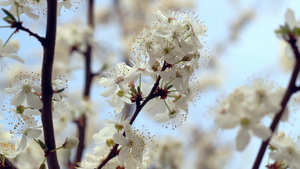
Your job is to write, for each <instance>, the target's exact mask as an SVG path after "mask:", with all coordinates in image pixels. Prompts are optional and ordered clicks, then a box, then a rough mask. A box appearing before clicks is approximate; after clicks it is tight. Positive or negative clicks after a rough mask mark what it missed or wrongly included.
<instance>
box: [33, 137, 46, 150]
mask: <svg viewBox="0 0 300 169" xmlns="http://www.w3.org/2000/svg"><path fill="white" fill-rule="evenodd" d="M34 141H35V142H36V143H38V144H39V145H40V147H41V148H42V149H43V150H47V146H46V144H45V143H43V142H42V141H41V140H40V139H38V140H36V139H34Z"/></svg>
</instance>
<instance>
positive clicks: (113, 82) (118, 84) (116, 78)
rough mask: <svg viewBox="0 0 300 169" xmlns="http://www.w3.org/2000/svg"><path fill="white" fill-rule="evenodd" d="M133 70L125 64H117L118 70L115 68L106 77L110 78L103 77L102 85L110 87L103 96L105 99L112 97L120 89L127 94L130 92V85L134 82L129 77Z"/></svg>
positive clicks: (100, 82)
mask: <svg viewBox="0 0 300 169" xmlns="http://www.w3.org/2000/svg"><path fill="white" fill-rule="evenodd" d="M131 69H132V68H131V67H129V66H127V65H126V63H125V62H122V63H119V64H117V66H116V68H113V69H112V70H111V72H107V74H106V76H107V77H108V78H107V77H102V78H101V79H100V81H99V84H100V85H102V86H105V87H108V89H106V90H105V91H104V92H102V93H101V95H102V96H104V97H108V96H111V95H112V94H113V93H114V92H115V91H116V90H117V89H118V88H120V89H121V90H122V91H123V92H124V93H125V94H126V93H127V92H128V91H129V87H128V84H129V82H131V81H132V80H133V79H132V78H131V77H128V75H129V74H128V73H129V72H130V70H131ZM133 81H135V80H133Z"/></svg>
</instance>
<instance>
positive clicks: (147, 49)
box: [0, 0, 300, 169]
mask: <svg viewBox="0 0 300 169" xmlns="http://www.w3.org/2000/svg"><path fill="white" fill-rule="evenodd" d="M82 3H84V2H82V1H81V0H57V1H56V0H54V1H53V0H52V1H51V0H37V1H36V0H1V1H0V6H3V8H2V11H3V14H4V15H5V16H4V18H3V20H4V21H5V23H6V24H7V25H6V26H3V27H8V28H10V29H13V30H14V31H13V33H12V34H11V35H10V36H9V37H8V39H7V40H3V39H0V57H1V59H2V58H4V59H6V58H11V59H13V60H15V61H17V62H19V63H22V64H27V63H26V60H24V59H22V54H21V53H18V50H19V44H18V42H16V41H14V40H11V38H12V36H13V35H14V34H17V33H18V32H20V33H21V32H25V33H27V34H29V36H32V37H34V38H35V40H37V41H38V42H39V43H40V45H41V46H42V48H43V51H42V54H41V55H42V64H41V66H40V67H39V68H38V70H37V71H35V70H27V71H24V70H20V71H18V72H17V73H14V75H13V77H14V78H12V79H10V80H11V81H10V82H9V84H7V85H6V87H4V88H3V91H4V92H5V93H6V94H7V95H10V99H8V101H7V103H6V104H4V105H3V109H2V111H3V112H5V113H6V115H7V118H6V121H9V122H8V131H5V130H3V132H2V128H4V127H3V126H0V129H1V130H0V132H1V136H0V168H50V169H58V168H87V169H89V168H98V169H100V168H128V169H134V168H151V167H152V168H186V167H189V166H184V165H183V164H182V160H183V152H182V151H183V150H182V149H183V145H182V143H181V142H180V140H176V139H174V138H170V137H168V138H165V139H159V138H156V137H155V136H154V135H152V134H151V133H150V131H151V130H152V128H148V127H147V126H146V125H142V126H141V127H137V126H134V124H135V123H136V122H137V121H138V120H139V117H140V116H141V114H142V113H144V112H148V114H151V116H152V119H151V120H153V121H156V122H158V123H159V124H161V125H162V126H163V127H165V128H170V130H177V128H180V127H181V126H182V125H183V124H184V123H187V122H186V121H187V118H188V116H189V112H190V105H192V104H197V102H196V101H197V100H198V99H199V97H200V96H199V93H200V91H202V90H204V89H205V88H204V87H202V85H203V84H202V83H201V80H199V78H198V72H199V69H201V68H202V67H208V66H209V65H208V64H210V62H214V59H215V58H213V57H212V55H211V53H210V52H209V51H208V50H207V49H208V46H207V45H206V42H205V37H206V36H207V31H208V30H209V28H208V27H207V26H206V25H205V24H204V22H202V21H200V19H202V18H201V17H200V16H198V15H196V14H195V13H191V12H184V11H182V10H177V9H175V8H176V3H175V5H174V6H173V8H167V7H162V8H159V9H155V10H153V9H148V10H150V11H154V16H155V20H154V22H153V23H152V24H149V25H148V26H143V27H141V25H140V23H137V24H136V25H138V26H137V27H139V31H137V33H136V36H135V37H134V38H133V39H131V41H130V42H129V41H128V40H127V39H128V37H129V36H130V33H128V32H130V31H132V30H131V29H133V28H132V27H133V26H132V25H129V24H126V22H127V20H128V18H127V17H125V14H126V13H127V12H128V11H126V9H125V8H124V9H122V8H121V6H122V5H126V6H128V8H129V11H130V10H133V11H134V12H133V13H135V14H140V13H141V11H142V10H141V9H142V6H147V5H143V4H141V1H134V2H133V1H132V2H131V1H122V2H120V1H116V2H115V3H114V5H115V6H114V14H113V15H108V13H100V14H99V13H96V12H94V8H95V4H94V0H89V1H88V2H86V3H87V7H88V15H87V20H88V24H87V25H83V24H79V23H72V24H65V25H62V26H58V24H57V19H58V18H59V16H62V15H64V13H63V11H65V10H71V11H74V12H75V13H76V12H77V10H78V8H79V7H80V6H82ZM143 3H144V2H143ZM147 3H149V2H147ZM189 3H192V2H189ZM186 4H187V3H186ZM161 5H162V6H163V4H161ZM178 6H182V4H180V5H178ZM139 7H140V8H139ZM147 7H149V6H147ZM95 14H96V15H100V17H99V18H100V19H99V20H96V19H95ZM44 16H46V30H45V32H46V33H45V36H41V35H39V34H38V33H36V32H34V31H33V29H30V28H28V27H27V26H24V25H25V24H26V22H25V21H23V20H22V19H23V17H29V18H30V19H33V20H38V19H39V18H40V17H44ZM105 16H106V17H105ZM108 16H114V17H116V16H117V17H118V19H119V22H120V25H122V26H123V27H124V29H123V32H122V35H123V36H124V41H125V43H128V44H130V49H127V48H126V49H123V51H122V55H123V58H122V60H119V62H118V63H116V64H113V63H112V60H110V59H111V58H110V57H111V56H109V55H108V54H107V55H106V58H97V57H95V56H97V55H99V53H100V50H99V49H100V48H101V45H100V44H99V43H98V42H97V40H96V38H95V36H94V35H95V34H96V33H97V29H96V24H95V22H96V21H97V22H107V20H108V19H107V17H108ZM140 17H141V18H142V19H141V20H145V19H146V16H142V15H141V16H140ZM299 24H300V21H297V20H296V19H295V16H294V13H293V11H292V10H291V9H287V11H286V15H285V24H284V25H283V26H280V27H279V28H278V29H277V30H276V34H277V35H278V37H279V38H280V39H283V40H284V41H285V42H286V44H287V50H286V51H287V54H288V55H289V56H290V59H291V60H292V61H291V62H294V63H295V64H294V67H293V68H292V69H293V71H292V76H291V79H290V82H289V84H288V87H287V88H284V87H281V86H278V85H275V84H274V83H273V82H271V81H268V80H266V79H263V78H254V79H252V80H251V81H250V83H249V84H247V85H243V86H240V87H237V88H236V89H234V91H233V92H232V93H230V94H229V95H228V96H227V97H223V98H222V99H218V100H217V104H216V105H215V106H214V107H212V108H210V111H211V113H212V114H213V115H214V122H215V124H216V125H217V127H218V129H232V128H236V127H238V131H237V135H236V137H235V146H236V151H243V150H244V149H245V148H246V147H247V145H248V144H249V142H250V140H251V136H252V135H255V136H257V137H258V138H260V139H261V141H262V145H261V147H260V149H259V152H258V154H257V156H256V160H255V161H254V162H253V168H255V169H256V168H259V167H260V166H262V165H261V161H262V159H263V157H264V154H265V151H266V148H267V147H268V146H269V149H270V154H269V157H270V159H272V161H271V162H268V164H266V165H265V167H266V168H272V169H273V168H276V169H277V168H278V169H279V168H280V169H286V168H290V169H298V168H299V166H300V160H299V159H300V148H299V145H298V143H296V142H295V141H294V140H293V139H292V138H291V137H289V136H287V135H286V134H285V133H284V132H282V131H281V132H278V131H277V127H278V124H279V123H280V121H287V119H288V118H289V116H290V115H291V114H292V113H294V112H293V110H292V109H290V107H288V103H289V102H291V101H290V100H292V99H291V98H292V95H293V94H294V93H296V92H297V91H298V90H299V86H298V85H297V84H296V80H297V77H298V73H299V70H300V62H299V58H300V53H299V47H298V46H299V42H298V38H299V36H300V33H299V32H300V26H299ZM130 26H132V27H130ZM1 27H2V26H1ZM135 31H136V30H135ZM235 38H237V37H236V36H234V38H233V39H235ZM129 51H130V52H131V53H132V54H130V52H129ZM79 57H82V58H83V59H82V58H79ZM97 59H98V60H97ZM78 62H82V63H83V64H84V68H83V72H84V82H83V83H84V87H83V91H82V94H80V96H78V89H76V91H75V92H73V93H71V92H69V91H68V90H69V86H70V85H72V84H70V83H69V78H71V77H72V76H75V77H74V78H75V79H76V76H77V74H76V73H74V72H76V70H78V69H81V65H78ZM2 68H3V67H2ZM95 68H96V69H95ZM32 69H33V68H32ZM2 71H4V70H3V69H2ZM7 71H11V70H7ZM213 78H215V77H213ZM213 78H212V79H213ZM75 81H76V83H77V80H75ZM93 82H96V83H95V84H98V85H99V86H102V87H103V88H104V90H103V91H100V90H99V91H97V93H99V94H100V95H101V96H102V97H104V98H106V99H107V102H108V104H109V105H110V106H111V107H112V108H113V110H114V112H113V113H112V112H110V113H108V114H109V115H110V116H111V118H110V119H105V120H104V121H103V122H99V119H98V117H97V115H98V113H99V110H97V109H98V108H97V107H98V104H99V103H97V101H96V100H92V99H91V90H92V84H93ZM209 84H210V85H213V84H215V82H214V81H211V82H209ZM203 86H205V85H203ZM75 88H76V87H75ZM295 98H296V97H295ZM294 100H296V99H294ZM266 118H267V119H270V120H271V121H272V122H271V125H270V127H268V126H267V125H266V124H265V123H264V122H263V120H264V119H266ZM70 122H71V123H72V124H73V125H70ZM74 124H75V125H74ZM74 126H75V128H76V130H74V129H73V128H74ZM71 127H72V129H71ZM73 131H75V132H76V134H75V136H76V137H74V134H73ZM192 131H193V130H192ZM215 133H216V132H214V133H212V134H208V133H207V134H206V135H205V136H203V135H204V134H202V133H201V134H199V130H194V132H192V133H190V136H188V137H189V138H193V139H192V140H194V142H193V143H192V146H191V147H187V148H186V149H189V148H190V149H193V150H198V151H197V152H196V154H197V156H196V157H197V158H199V159H196V161H197V167H198V168H221V167H223V168H224V164H225V163H226V160H228V159H227V157H226V156H227V155H228V154H230V153H229V152H231V150H228V149H226V148H224V147H217V146H216V145H214V144H213V143H212V142H213V141H212V140H213V138H216V137H217V136H215V135H216V134H215ZM93 143H95V144H96V145H95V144H93ZM57 145H58V146H57ZM86 147H89V148H92V151H91V150H89V149H86ZM61 149H65V150H61ZM71 149H75V151H74V150H73V151H71ZM220 154H226V156H225V157H224V156H222V155H220ZM200 159H201V160H200ZM224 161H225V162H224Z"/></svg>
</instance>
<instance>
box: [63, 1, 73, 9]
mask: <svg viewBox="0 0 300 169" xmlns="http://www.w3.org/2000/svg"><path fill="white" fill-rule="evenodd" d="M64 6H65V8H67V9H70V8H71V7H72V3H71V1H70V0H67V1H64Z"/></svg>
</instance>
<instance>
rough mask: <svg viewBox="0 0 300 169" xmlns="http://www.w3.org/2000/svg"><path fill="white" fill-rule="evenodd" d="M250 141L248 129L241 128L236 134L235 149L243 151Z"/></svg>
mask: <svg viewBox="0 0 300 169" xmlns="http://www.w3.org/2000/svg"><path fill="white" fill-rule="evenodd" d="M249 141H250V134H249V132H248V130H246V129H244V128H241V129H240V130H239V133H238V135H237V136H236V149H237V150H238V151H243V150H244V149H245V147H246V146H247V145H248V143H249Z"/></svg>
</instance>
